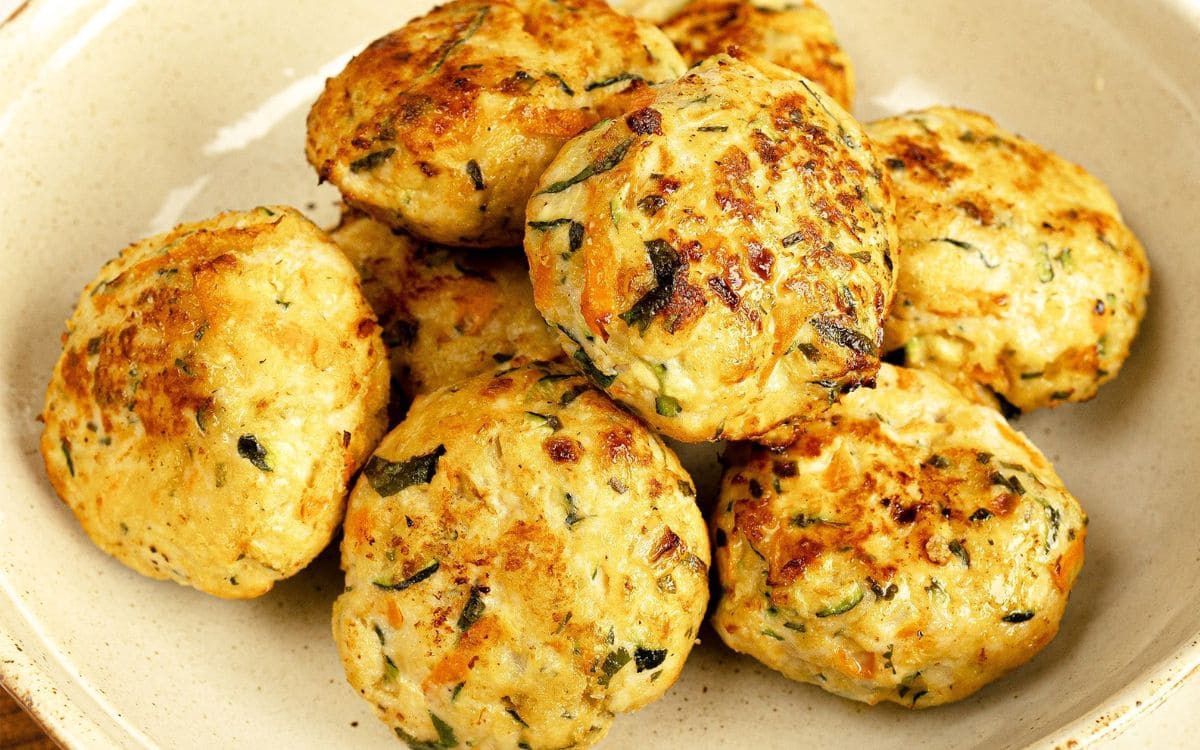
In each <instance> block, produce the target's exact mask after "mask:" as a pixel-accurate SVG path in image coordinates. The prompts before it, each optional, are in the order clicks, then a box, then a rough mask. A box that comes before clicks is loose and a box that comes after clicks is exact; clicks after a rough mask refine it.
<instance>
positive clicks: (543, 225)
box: [525, 218, 571, 232]
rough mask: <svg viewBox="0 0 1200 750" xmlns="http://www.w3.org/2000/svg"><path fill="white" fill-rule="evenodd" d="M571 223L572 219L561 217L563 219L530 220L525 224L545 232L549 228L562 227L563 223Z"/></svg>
mask: <svg viewBox="0 0 1200 750" xmlns="http://www.w3.org/2000/svg"><path fill="white" fill-rule="evenodd" d="M570 223H571V220H570V219H567V218H561V219H549V220H547V221H528V222H525V226H527V227H529V228H530V229H536V230H537V231H539V232H544V231H546V230H547V229H553V228H555V227H561V226H562V225H563V224H570Z"/></svg>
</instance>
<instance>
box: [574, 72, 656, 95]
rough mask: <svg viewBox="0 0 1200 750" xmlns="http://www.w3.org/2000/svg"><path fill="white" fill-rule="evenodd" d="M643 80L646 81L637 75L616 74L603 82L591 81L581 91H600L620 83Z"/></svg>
mask: <svg viewBox="0 0 1200 750" xmlns="http://www.w3.org/2000/svg"><path fill="white" fill-rule="evenodd" d="M644 80H646V79H645V78H643V77H642V76H640V75H638V74H637V73H628V72H626V73H618V74H616V75H615V76H612V77H611V78H605V79H604V80H601V81H592V82H591V83H589V84H587V85H585V86H584V87H583V90H584V91H595V90H596V89H602V88H605V87H607V86H612V85H613V84H615V83H620V82H621V81H644Z"/></svg>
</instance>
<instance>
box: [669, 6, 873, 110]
mask: <svg viewBox="0 0 1200 750" xmlns="http://www.w3.org/2000/svg"><path fill="white" fill-rule="evenodd" d="M662 29H663V31H665V32H666V33H667V36H668V37H670V38H671V41H672V42H674V43H675V47H676V49H678V50H679V53H680V54H681V55H683V59H684V60H685V61H686V62H687V63H688V64H689V65H694V64H696V63H698V62H700V61H701V60H703V59H704V58H706V57H709V56H711V55H715V54H718V53H720V52H724V51H725V50H726V49H727V48H728V47H730V46H731V45H736V46H737V47H738V48H740V49H741V51H742V52H745V53H748V54H752V55H757V56H759V57H761V58H763V59H764V60H769V61H770V62H773V63H775V64H776V65H782V66H783V67H785V68H787V69H789V70H794V71H796V72H797V73H799V74H800V75H802V76H804V77H805V78H808V79H809V80H811V81H813V82H814V83H817V84H820V86H821V88H822V89H824V90H825V92H826V93H827V94H829V95H830V96H832V97H833V98H834V99H836V100H837V102H838V104H841V105H842V106H843V107H845V108H846V109H850V107H851V106H852V105H853V103H854V70H853V68H852V67H851V65H850V58H849V57H847V55H846V53H845V51H844V50H842V47H841V45H839V44H838V40H837V35H836V34H834V32H833V24H832V23H831V22H830V20H829V15H828V14H826V13H825V11H824V10H822V9H821V8H820V7H818V6H817V5H816V4H815V3H813V2H811V0H804V2H801V3H795V2H791V0H753V2H752V1H751V0H695V2H691V3H688V4H687V5H686V6H684V7H683V9H682V10H680V11H679V13H677V14H676V15H674V16H672V17H671V19H670V20H668V21H667V22H666V23H664V24H662Z"/></svg>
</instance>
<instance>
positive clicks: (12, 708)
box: [0, 689, 58, 750]
mask: <svg viewBox="0 0 1200 750" xmlns="http://www.w3.org/2000/svg"><path fill="white" fill-rule="evenodd" d="M0 748H2V749H3V750H58V746H57V745H55V744H54V743H53V742H51V741H50V740H49V739H48V738H47V737H46V733H45V732H43V731H42V728H41V727H39V726H38V725H37V722H35V721H34V720H33V719H32V718H30V716H29V714H27V713H25V711H24V710H23V709H22V708H21V706H20V705H19V704H18V703H17V702H16V701H15V700H13V698H12V696H11V695H9V694H8V693H7V692H5V691H4V690H3V689H0Z"/></svg>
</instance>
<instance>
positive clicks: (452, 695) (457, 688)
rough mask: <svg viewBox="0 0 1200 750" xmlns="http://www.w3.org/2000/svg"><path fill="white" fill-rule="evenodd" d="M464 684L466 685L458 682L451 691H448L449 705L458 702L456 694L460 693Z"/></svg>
mask: <svg viewBox="0 0 1200 750" xmlns="http://www.w3.org/2000/svg"><path fill="white" fill-rule="evenodd" d="M466 684H467V683H465V682H460V683H458V684H457V685H455V686H454V689H453V690H451V691H450V702H451V703H453V702H454V701H456V700H458V694H459V693H461V692H462V689H463V686H465V685H466Z"/></svg>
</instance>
